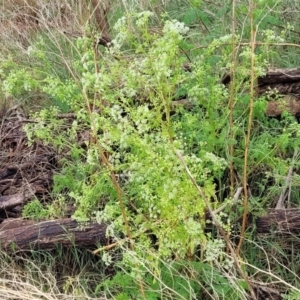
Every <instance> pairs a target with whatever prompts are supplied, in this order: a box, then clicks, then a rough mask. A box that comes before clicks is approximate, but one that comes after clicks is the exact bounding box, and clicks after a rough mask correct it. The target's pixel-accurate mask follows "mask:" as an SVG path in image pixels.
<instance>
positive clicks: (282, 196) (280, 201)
mask: <svg viewBox="0 0 300 300" xmlns="http://www.w3.org/2000/svg"><path fill="white" fill-rule="evenodd" d="M298 152H299V151H298V149H295V151H294V155H293V160H292V165H291V166H290V168H289V172H288V174H287V176H286V178H285V184H284V187H283V190H282V192H281V194H280V197H279V199H278V202H277V204H276V207H275V209H284V200H285V196H286V190H287V188H288V186H289V185H290V182H291V179H292V174H293V169H294V163H295V159H296V157H297V155H298Z"/></svg>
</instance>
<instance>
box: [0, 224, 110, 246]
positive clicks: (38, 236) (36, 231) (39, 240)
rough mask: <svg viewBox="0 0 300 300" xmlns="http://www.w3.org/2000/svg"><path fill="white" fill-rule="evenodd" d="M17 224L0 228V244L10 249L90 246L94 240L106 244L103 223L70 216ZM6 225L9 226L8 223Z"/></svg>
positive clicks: (94, 242)
mask: <svg viewBox="0 0 300 300" xmlns="http://www.w3.org/2000/svg"><path fill="white" fill-rule="evenodd" d="M19 224H20V227H17V228H14V226H12V227H13V228H9V229H7V230H5V227H4V228H3V229H4V230H1V231H0V241H1V247H2V248H3V249H6V250H7V251H10V250H12V249H18V250H30V249H53V248H55V245H58V244H59V245H63V246H72V245H76V246H80V247H90V246H95V245H96V244H98V243H99V244H101V245H107V244H108V241H109V240H108V238H107V237H106V228H107V226H106V225H105V224H98V223H89V224H84V225H83V224H80V223H78V222H77V221H75V220H72V219H60V220H52V221H43V222H39V223H35V224H32V223H29V224H28V225H24V223H23V222H20V223H19ZM8 227H9V226H8Z"/></svg>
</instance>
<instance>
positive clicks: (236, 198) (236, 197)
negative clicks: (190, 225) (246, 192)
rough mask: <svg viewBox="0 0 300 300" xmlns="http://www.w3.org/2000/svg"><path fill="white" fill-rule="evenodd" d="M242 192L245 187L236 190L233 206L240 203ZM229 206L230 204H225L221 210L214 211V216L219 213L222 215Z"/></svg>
mask: <svg viewBox="0 0 300 300" xmlns="http://www.w3.org/2000/svg"><path fill="white" fill-rule="evenodd" d="M242 191H243V187H239V188H238V189H237V190H236V192H235V194H234V196H233V201H232V205H234V204H236V203H237V202H238V200H239V197H240V194H241V192H242ZM227 206H228V203H224V204H223V205H222V206H220V207H219V208H217V209H215V210H214V211H213V213H214V214H218V213H220V212H221V211H222V210H224V209H225V208H226V207H227Z"/></svg>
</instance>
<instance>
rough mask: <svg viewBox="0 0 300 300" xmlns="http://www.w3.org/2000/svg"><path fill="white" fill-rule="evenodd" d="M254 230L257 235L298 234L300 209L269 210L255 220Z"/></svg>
mask: <svg viewBox="0 0 300 300" xmlns="http://www.w3.org/2000/svg"><path fill="white" fill-rule="evenodd" d="M256 228H257V232H258V233H271V232H273V233H274V232H275V233H299V232H300V208H293V209H270V210H269V211H268V213H267V215H265V216H261V217H258V218H257V219H256Z"/></svg>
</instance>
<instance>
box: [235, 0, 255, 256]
mask: <svg viewBox="0 0 300 300" xmlns="http://www.w3.org/2000/svg"><path fill="white" fill-rule="evenodd" d="M254 8H255V3H254V0H251V2H250V12H249V14H250V26H251V78H250V103H249V116H248V129H247V136H246V143H245V152H244V170H243V187H244V195H245V196H244V214H243V220H242V228H241V237H240V241H239V244H238V246H237V250H236V255H237V256H239V254H240V250H241V247H242V244H243V241H244V235H245V229H246V223H247V217H248V201H249V195H248V188H247V185H248V184H247V169H248V152H249V145H250V138H251V129H252V118H253V104H254V97H255V74H254V67H255V40H256V31H255V29H254V16H253V14H254Z"/></svg>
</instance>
